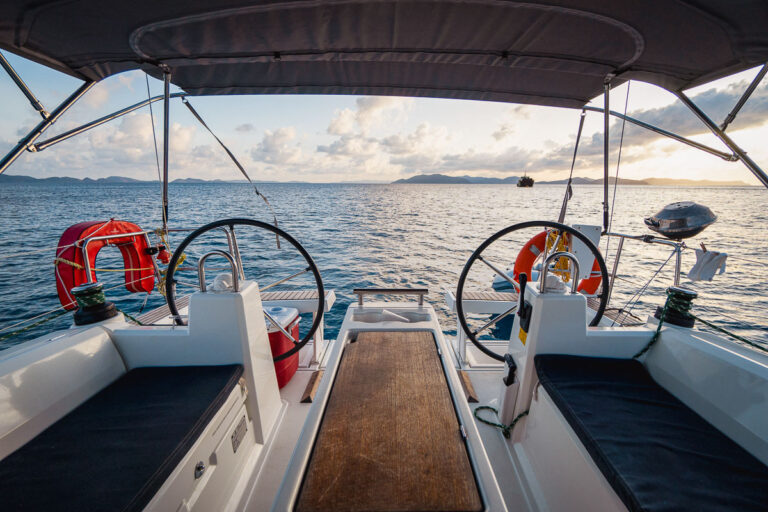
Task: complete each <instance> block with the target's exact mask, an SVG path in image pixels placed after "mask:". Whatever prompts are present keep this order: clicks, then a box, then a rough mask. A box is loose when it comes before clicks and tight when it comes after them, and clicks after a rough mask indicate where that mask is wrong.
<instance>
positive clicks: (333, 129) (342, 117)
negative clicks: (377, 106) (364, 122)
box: [326, 108, 356, 135]
mask: <svg viewBox="0 0 768 512" xmlns="http://www.w3.org/2000/svg"><path fill="white" fill-rule="evenodd" d="M355 122H356V120H355V113H354V112H353V111H352V110H350V109H348V108H345V109H343V110H340V111H337V112H336V117H334V118H333V119H331V124H329V125H328V129H327V130H326V131H327V132H328V133H330V134H331V135H347V134H350V133H352V132H353V131H354V130H355Z"/></svg>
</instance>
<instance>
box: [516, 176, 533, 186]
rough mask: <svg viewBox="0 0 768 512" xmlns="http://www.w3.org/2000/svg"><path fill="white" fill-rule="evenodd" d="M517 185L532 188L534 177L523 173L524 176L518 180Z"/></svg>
mask: <svg viewBox="0 0 768 512" xmlns="http://www.w3.org/2000/svg"><path fill="white" fill-rule="evenodd" d="M517 186H518V187H529V188H530V187H532V186H533V178H531V177H530V176H528V175H527V174H523V176H522V177H521V178H520V179H519V180H518V181H517Z"/></svg>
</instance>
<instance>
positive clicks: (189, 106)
mask: <svg viewBox="0 0 768 512" xmlns="http://www.w3.org/2000/svg"><path fill="white" fill-rule="evenodd" d="M181 102H182V103H184V105H186V106H187V108H188V109H189V111H190V112H192V115H193V116H195V118H196V119H197V120H198V121H199V122H200V124H201V125H203V127H204V128H205V129H206V130H208V133H210V134H211V135H213V138H214V139H216V142H218V143H219V145H220V146H221V147H222V148H223V149H224V151H226V152H227V155H229V158H231V159H232V162H234V164H235V165H236V166H237V168H238V169H240V172H241V173H242V174H243V176H245V179H247V180H248V183H250V184H251V185H253V191H254V192H256V195H257V196H259V197H260V198H262V199H263V200H264V203H265V204H266V205H267V207H268V208H269V211H270V212H272V219H273V220H274V223H275V227H278V226H277V215H276V214H275V209H274V208H272V205H271V204H269V200H268V199H267V196H265V195H264V194H262V193H261V192H259V189H258V187H256V184H255V183H254V182H253V181H252V180H251V177H250V176H248V173H247V172H245V168H244V167H243V166H242V165H241V164H240V162H239V161H238V160H237V158H236V157H235V155H234V153H232V152H231V151H230V150H229V148H228V147H227V146H226V145H225V144H224V142H222V140H221V139H220V138H218V137H217V136H216V134H215V133H213V130H211V129H210V128H209V127H208V125H207V124H205V121H203V118H202V117H200V114H198V113H197V110H195V108H194V107H193V106H192V104H191V103H190V102H189V101H188V100H187V98H186V97H185V96H182V98H181ZM275 240H276V241H277V248H278V249H279V248H280V237H279V236H278V235H277V234H275Z"/></svg>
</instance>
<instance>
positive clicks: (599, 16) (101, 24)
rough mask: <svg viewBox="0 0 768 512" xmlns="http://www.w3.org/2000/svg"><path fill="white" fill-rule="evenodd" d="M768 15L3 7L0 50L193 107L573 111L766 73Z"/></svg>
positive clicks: (739, 6)
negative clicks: (453, 105) (616, 90)
mask: <svg viewBox="0 0 768 512" xmlns="http://www.w3.org/2000/svg"><path fill="white" fill-rule="evenodd" d="M767 26H768V2H766V1H765V0H733V1H728V2H724V1H723V0H695V1H694V0H676V1H669V0H643V1H637V0H611V1H606V0H550V1H547V2H537V1H528V2H517V1H509V0H439V1H437V0H377V1H370V0H294V1H278V0H261V1H253V0H220V1H217V2H211V1H210V0H163V1H157V0H133V1H131V2H110V1H104V0H67V1H61V0H55V1H51V0H3V1H2V2H0V48H2V49H5V50H9V51H11V52H14V53H16V54H18V55H21V56H23V57H26V58H29V59H32V60H35V61H37V62H40V63H43V64H45V65H47V66H50V67H52V68H54V69H58V70H60V71H63V72H65V73H68V74H70V75H73V76H76V77H79V78H83V79H90V80H100V79H103V78H105V77H107V76H110V75H113V74H116V73H120V72H123V71H127V70H131V69H141V68H143V69H145V70H147V71H149V72H150V73H152V74H153V75H154V76H157V77H159V76H160V74H161V71H160V66H167V67H168V68H169V69H170V71H171V73H172V81H173V83H175V84H176V85H178V86H179V87H181V88H182V89H184V90H185V91H187V92H189V93H191V94H268V93H272V94H286V93H292V94H296V93H298V94H374V95H400V96H433V97H442V98H464V99H473V100H495V101H508V102H520V103H534V104H540V105H552V106H564V107H580V106H582V105H584V104H585V103H586V102H588V101H590V100H591V99H592V98H593V97H595V96H598V95H600V94H601V93H602V91H603V81H604V79H605V77H606V75H608V74H609V73H615V74H617V75H618V78H617V79H616V81H615V82H614V85H616V84H618V83H621V82H622V81H624V80H627V79H637V80H643V81H646V82H650V83H653V84H656V85H659V86H662V87H665V88H667V89H670V90H676V89H683V88H687V87H691V86H693V85H698V84H702V83H705V82H708V81H711V80H714V79H716V78H720V77H723V76H727V75H730V74H732V73H735V72H738V71H742V70H745V69H748V68H750V67H753V66H756V65H758V64H761V63H764V62H766V61H768V30H766V29H765V27H767Z"/></svg>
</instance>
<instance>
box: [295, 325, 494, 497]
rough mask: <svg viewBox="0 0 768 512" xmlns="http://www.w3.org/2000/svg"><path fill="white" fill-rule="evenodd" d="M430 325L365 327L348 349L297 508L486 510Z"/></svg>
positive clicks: (345, 352) (329, 402)
mask: <svg viewBox="0 0 768 512" xmlns="http://www.w3.org/2000/svg"><path fill="white" fill-rule="evenodd" d="M481 508H482V502H481V499H480V495H479V493H478V489H477V484H476V481H475V477H474V473H473V471H472V467H471V465H470V461H469V457H468V455H467V450H466V447H465V444H464V441H463V438H462V436H461V432H460V429H459V423H458V419H457V417H456V413H455V410H454V407H453V403H452V401H451V395H450V392H449V389H448V385H447V382H446V379H445V374H444V373H443V368H442V365H441V363H440V358H439V355H438V353H437V346H436V344H435V340H434V337H433V335H432V334H431V333H430V332H417V331H394V332H363V333H360V334H359V335H358V338H357V341H355V342H353V343H350V344H349V346H347V347H346V348H345V351H344V356H343V359H342V361H341V365H340V367H339V370H338V374H337V376H336V381H335V383H334V386H333V390H332V392H331V396H330V398H329V401H328V405H327V408H326V411H325V415H324V417H323V422H322V424H321V426H320V431H319V433H318V436H317V440H316V442H315V446H314V449H313V452H312V456H311V458H310V462H309V466H308V469H307V471H306V474H305V477H304V482H303V484H302V488H301V491H300V494H299V498H298V503H297V506H296V510H297V511H317V510H338V511H355V510H366V511H384V510H400V511H409V510H419V511H427V510H444V511H470V510H480V509H481Z"/></svg>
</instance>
